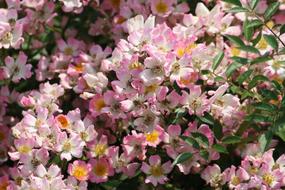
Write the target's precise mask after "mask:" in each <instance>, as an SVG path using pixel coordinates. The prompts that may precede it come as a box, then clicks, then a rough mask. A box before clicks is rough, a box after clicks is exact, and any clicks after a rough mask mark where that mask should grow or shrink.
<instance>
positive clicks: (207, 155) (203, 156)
mask: <svg viewBox="0 0 285 190" xmlns="http://www.w3.org/2000/svg"><path fill="white" fill-rule="evenodd" d="M200 156H201V157H202V158H204V159H205V160H208V159H209V152H208V151H207V150H201V151H200Z"/></svg>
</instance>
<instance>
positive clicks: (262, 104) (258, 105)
mask: <svg viewBox="0 0 285 190" xmlns="http://www.w3.org/2000/svg"><path fill="white" fill-rule="evenodd" d="M253 106H254V108H255V109H257V110H263V111H268V112H273V111H276V109H277V107H276V106H274V105H272V104H269V103H265V102H258V103H255V104H253Z"/></svg>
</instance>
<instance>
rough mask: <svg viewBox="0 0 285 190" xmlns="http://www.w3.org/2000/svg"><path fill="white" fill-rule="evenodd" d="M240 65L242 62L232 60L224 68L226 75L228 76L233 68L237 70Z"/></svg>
mask: <svg viewBox="0 0 285 190" xmlns="http://www.w3.org/2000/svg"><path fill="white" fill-rule="evenodd" d="M241 66H243V64H241V63H237V62H233V63H232V64H230V66H229V67H228V68H227V70H226V75H227V77H229V76H230V75H231V74H232V73H233V72H234V71H235V70H237V69H238V68H239V67H241Z"/></svg>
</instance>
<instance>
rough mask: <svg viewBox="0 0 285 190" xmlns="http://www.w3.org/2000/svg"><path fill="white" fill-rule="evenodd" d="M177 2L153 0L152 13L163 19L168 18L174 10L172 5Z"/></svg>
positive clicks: (172, 0) (173, 0)
mask: <svg viewBox="0 0 285 190" xmlns="http://www.w3.org/2000/svg"><path fill="white" fill-rule="evenodd" d="M174 3H176V1H175V0H153V1H151V11H152V13H153V14H156V15H158V16H161V17H167V16H168V15H169V14H171V12H172V11H173V10H174V8H173V7H172V5H173V4H174Z"/></svg>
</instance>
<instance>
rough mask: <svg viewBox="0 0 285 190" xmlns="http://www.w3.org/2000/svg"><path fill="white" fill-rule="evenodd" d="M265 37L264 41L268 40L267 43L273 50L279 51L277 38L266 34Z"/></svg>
mask: <svg viewBox="0 0 285 190" xmlns="http://www.w3.org/2000/svg"><path fill="white" fill-rule="evenodd" d="M263 37H264V39H265V40H266V42H267V43H268V44H269V45H270V46H271V47H272V48H273V49H278V41H277V40H276V38H275V37H274V36H272V35H267V34H264V35H263Z"/></svg>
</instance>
